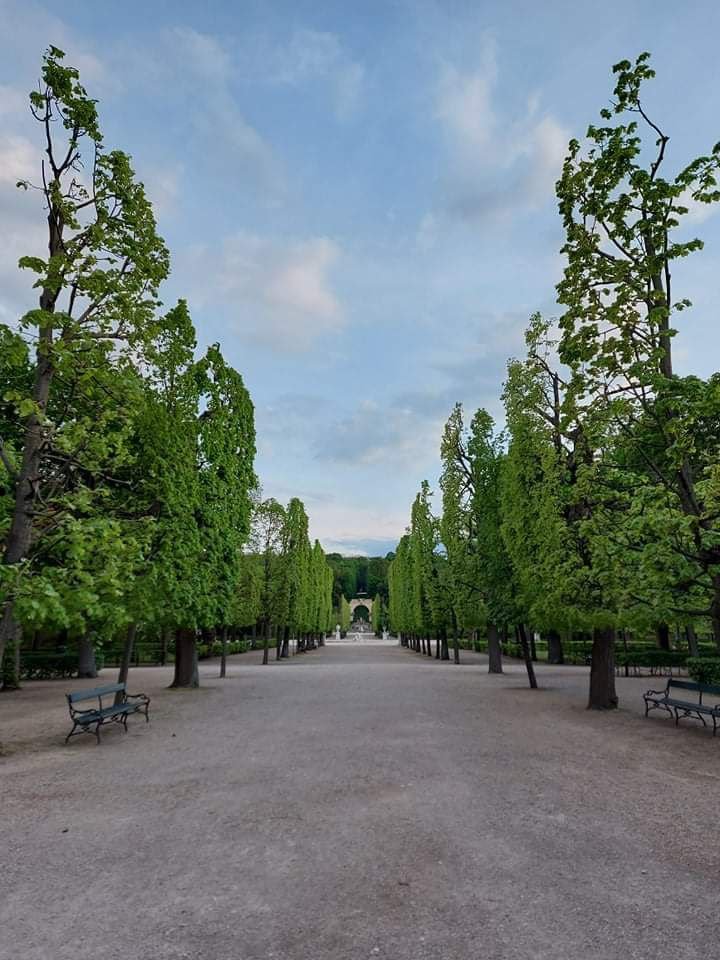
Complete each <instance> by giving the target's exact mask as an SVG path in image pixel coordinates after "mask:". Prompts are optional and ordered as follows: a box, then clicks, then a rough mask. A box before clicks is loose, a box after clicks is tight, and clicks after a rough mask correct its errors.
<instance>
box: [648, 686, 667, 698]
mask: <svg viewBox="0 0 720 960" xmlns="http://www.w3.org/2000/svg"><path fill="white" fill-rule="evenodd" d="M651 694H653V695H654V696H656V697H659V696H663V697H666V696H667V687H663V689H662V690H648V691H647V692H646V693H644V694H643V696H644V697H649V696H650V695H651Z"/></svg>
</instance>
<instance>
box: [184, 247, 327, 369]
mask: <svg viewBox="0 0 720 960" xmlns="http://www.w3.org/2000/svg"><path fill="white" fill-rule="evenodd" d="M340 256H341V250H340V247H339V246H338V245H337V244H336V243H335V242H334V241H333V240H331V239H329V238H328V237H310V238H307V239H303V240H296V241H284V240H272V239H268V238H267V237H263V236H259V235H257V234H252V233H238V234H235V235H234V236H231V237H228V238H227V239H226V240H225V242H224V244H223V245H222V248H221V250H220V251H219V252H218V251H214V250H211V249H209V248H203V249H194V250H191V251H189V253H187V254H186V257H187V266H188V267H189V266H190V264H191V263H192V264H194V266H195V275H196V276H198V275H199V279H198V280H197V282H196V284H195V289H194V299H195V300H196V302H198V303H199V304H200V305H202V304H209V305H222V307H223V309H224V311H225V312H226V313H227V311H228V309H231V312H230V313H228V314H227V315H228V321H229V323H230V325H231V327H232V330H233V333H235V334H237V335H239V336H241V337H243V338H245V339H249V340H253V341H255V342H257V343H261V344H263V345H265V346H270V347H272V348H273V349H275V350H279V351H289V352H295V351H303V350H307V349H309V347H310V346H311V345H312V344H313V343H314V341H315V340H317V339H318V338H319V337H326V336H328V335H331V334H333V333H336V332H337V331H338V330H340V329H341V328H342V326H343V324H344V323H345V315H344V311H343V308H342V305H341V303H340V300H339V299H338V296H337V294H336V293H335V291H334V289H333V286H332V281H331V275H332V270H333V267H334V266H335V264H336V263H337V262H338V260H339V259H340ZM198 267H200V269H199V270H198ZM229 304H230V305H231V308H229V307H228V305H229Z"/></svg>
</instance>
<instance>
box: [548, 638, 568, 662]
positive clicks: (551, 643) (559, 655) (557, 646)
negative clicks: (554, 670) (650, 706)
mask: <svg viewBox="0 0 720 960" xmlns="http://www.w3.org/2000/svg"><path fill="white" fill-rule="evenodd" d="M547 648H548V663H564V662H565V658H564V656H563V647H562V640H561V639H560V634H559V633H558V632H557V630H550V631H548V635H547Z"/></svg>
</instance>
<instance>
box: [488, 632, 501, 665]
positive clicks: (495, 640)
mask: <svg viewBox="0 0 720 960" xmlns="http://www.w3.org/2000/svg"><path fill="white" fill-rule="evenodd" d="M487 642H488V673H502V672H503V665H502V645H501V644H500V634H499V633H498V628H497V627H496V626H495V624H494V623H488V625H487Z"/></svg>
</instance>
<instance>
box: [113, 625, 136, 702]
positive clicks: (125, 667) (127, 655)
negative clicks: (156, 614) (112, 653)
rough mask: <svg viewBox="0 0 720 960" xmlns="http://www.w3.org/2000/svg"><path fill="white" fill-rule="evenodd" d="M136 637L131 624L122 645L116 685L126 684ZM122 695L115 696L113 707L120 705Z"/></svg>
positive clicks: (134, 628) (134, 627)
mask: <svg viewBox="0 0 720 960" xmlns="http://www.w3.org/2000/svg"><path fill="white" fill-rule="evenodd" d="M136 635H137V624H136V623H131V624H130V625H129V626H128V628H127V633H126V634H125V643H124V644H123V652H122V657H121V658H120V669H119V670H118V678H117V682H118V683H127V681H128V674H129V673H130V664H131V663H132V655H133V648H134V647H135V637H136ZM122 701H123V694H122V693H120V692H118V693H116V694H115V705H116V706H117V704H119V703H122Z"/></svg>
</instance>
